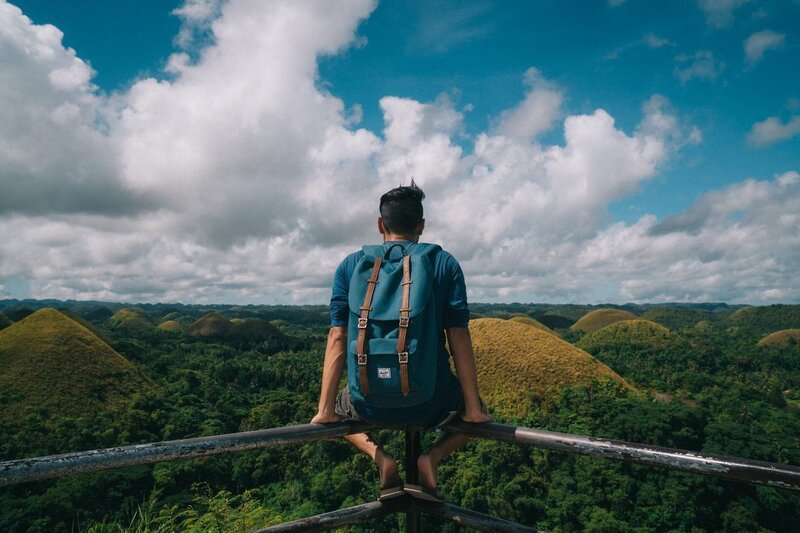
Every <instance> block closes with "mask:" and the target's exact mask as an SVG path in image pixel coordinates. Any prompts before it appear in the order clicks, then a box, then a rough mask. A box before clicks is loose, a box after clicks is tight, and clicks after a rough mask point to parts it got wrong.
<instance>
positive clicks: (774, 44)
mask: <svg viewBox="0 0 800 533" xmlns="http://www.w3.org/2000/svg"><path fill="white" fill-rule="evenodd" d="M785 40H786V35H784V34H783V33H776V32H774V31H771V30H763V31H759V32H756V33H754V34H752V35H751V36H750V37H748V38H747V39H745V41H744V56H745V61H746V62H747V64H748V65H750V66H752V65H754V64H756V63H758V62H759V61H761V58H762V57H764V53H765V52H766V51H767V50H776V49H778V48H780V47H782V46H783V43H784V41H785Z"/></svg>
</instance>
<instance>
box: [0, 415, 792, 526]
mask: <svg viewBox="0 0 800 533" xmlns="http://www.w3.org/2000/svg"><path fill="white" fill-rule="evenodd" d="M372 427H373V426H370V425H369V424H364V423H360V422H358V423H357V422H339V423H336V424H325V425H320V424H301V425H297V426H287V427H281V428H272V429H263V430H259V431H248V432H244V433H232V434H228V435H215V436H211V437H198V438H193V439H183V440H174V441H166V442H156V443H149V444H137V445H133V446H122V447H115V448H106V449H100V450H89V451H85V452H75V453H66V454H61V455H51V456H46V457H35V458H30V459H18V460H14V461H6V462H0V486H4V485H13V484H17V483H24V482H28V481H36V480H42V479H48V478H54V477H61V476H66V475H71V474H77V473H82V472H94V471H98V470H106V469H111V468H119V467H124V466H132V465H140V464H148V463H155V462H160V461H171V460H175V459H189V458H193V457H203V456H208V455H214V454H219V453H228V452H234V451H244V450H253V449H258V448H268V447H274V446H283V445H287V444H297V443H302V442H310V441H316V440H320V439H328V438H335V437H343V436H345V435H350V434H353V433H361V432H364V431H366V430H368V429H370V428H372ZM444 429H445V430H446V431H450V432H456V433H463V434H465V435H471V436H474V437H478V438H486V439H492V440H497V441H502V442H510V443H515V444H520V445H526V446H534V447H539V448H545V449H548V450H555V451H560V452H567V453H576V454H581V455H589V456H594V457H600V458H603V459H612V460H615V461H622V462H626V463H639V464H644V465H649V466H655V467H659V468H664V469H668V470H678V471H683V472H692V473H696V474H701V475H705V476H715V477H720V478H725V479H731V480H736V481H743V482H747V483H753V484H758V485H765V486H769V487H773V488H778V489H785V490H792V491H800V468H799V467H796V466H792V465H786V464H779V463H769V462H765V461H755V460H751V459H742V458H738V457H728V456H721V455H710V454H700V453H696V452H691V451H687V450H678V449H674V448H664V447H660V446H648V445H643V444H637V443H631V442H624V441H618V440H609V439H600V438H593V437H583V436H579V435H571V434H567V433H559V432H555V431H545V430H538V429H533V428H526V427H520V426H511V425H505V424H498V423H495V422H489V423H486V424H468V423H465V422H462V421H454V422H451V423H450V424H448V425H447V426H446V427H445V428H444ZM419 454H420V436H419V431H415V430H409V431H406V471H407V472H406V476H407V479H406V481H407V482H408V483H416V482H418V476H417V471H416V464H417V461H416V459H417V457H419ZM398 512H405V513H406V530H407V531H412V532H413V531H418V530H419V527H420V516H421V515H422V514H428V515H432V516H436V517H438V518H440V519H443V520H448V521H451V522H454V523H456V524H459V525H462V526H465V527H470V528H473V529H478V530H482V531H536V529H535V528H531V527H528V526H523V525H521V524H516V523H514V522H509V521H507V520H502V519H500V518H496V517H492V516H489V515H485V514H482V513H477V512H475V511H471V510H469V509H464V508H461V507H458V506H455V505H452V504H447V503H442V504H436V503H430V502H421V501H419V500H415V499H413V498H411V497H409V496H404V497H401V498H397V499H395V500H390V501H388V502H370V503H366V504H363V505H358V506H355V507H350V508H347V509H340V510H337V511H333V512H330V513H324V514H321V515H316V516H312V517H308V518H302V519H300V520H295V521H294V522H287V523H284V524H280V525H277V526H273V527H270V528H266V529H263V530H259V531H260V532H270V531H271V532H276V531H322V530H326V529H331V528H334V527H339V526H343V525H348V524H357V523H364V522H367V521H370V520H374V519H375V518H378V517H381V516H386V515H389V514H393V513H398Z"/></svg>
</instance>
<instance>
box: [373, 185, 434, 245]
mask: <svg viewBox="0 0 800 533" xmlns="http://www.w3.org/2000/svg"><path fill="white" fill-rule="evenodd" d="M424 199H425V193H424V192H422V189H420V188H419V187H417V184H416V183H414V180H413V179H412V180H411V185H407V186H404V185H401V186H400V187H395V188H394V189H392V190H391V191H388V192H387V193H386V194H384V195H383V196H381V203H380V212H381V218H383V227H384V228H386V230H387V231H389V232H391V233H396V234H399V235H410V234H412V233H414V231H416V229H417V227H419V225H420V224H421V223H422V216H423V212H422V200H424Z"/></svg>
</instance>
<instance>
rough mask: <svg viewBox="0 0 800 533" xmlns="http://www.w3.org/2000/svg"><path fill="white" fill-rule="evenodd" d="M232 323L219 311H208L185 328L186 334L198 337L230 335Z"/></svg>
mask: <svg viewBox="0 0 800 533" xmlns="http://www.w3.org/2000/svg"><path fill="white" fill-rule="evenodd" d="M233 328H234V324H233V323H232V322H231V321H230V320H228V319H227V318H225V317H224V316H222V315H221V314H219V313H208V314H206V315H204V316H203V317H201V318H200V319H198V320H197V321H195V322H194V323H193V324H192V325H191V326H189V328H188V329H187V330H186V334H187V335H192V336H200V337H223V336H227V335H230V334H231V332H232V331H233Z"/></svg>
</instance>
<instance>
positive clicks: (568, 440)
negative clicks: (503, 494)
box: [444, 420, 800, 491]
mask: <svg viewBox="0 0 800 533" xmlns="http://www.w3.org/2000/svg"><path fill="white" fill-rule="evenodd" d="M444 429H445V430H446V431H452V432H455V433H463V434H466V435H472V436H475V437H481V438H487V439H494V440H498V441H503V442H511V443H515V444H525V445H528V446H536V447H539V448H545V449H548V450H556V451H560V452H568V453H577V454H581V455H590V456H593V457H601V458H603V459H613V460H615V461H623V462H626V463H640V464H645V465H649V466H656V467H659V468H666V469H669V470H681V471H684V472H694V473H696V474H703V475H707V476H716V477H721V478H727V479H735V480H737V481H745V482H747V483H755V484H757V485H766V486H768V487H773V488H777V489H787V490H796V491H800V468H799V467H797V466H792V465H786V464H780V463H768V462H765V461H755V460H752V459H742V458H739V457H728V456H723V455H706V454H700V453H697V452H690V451H686V450H677V449H674V448H663V447H660V446H648V445H644V444H636V443H631V442H625V441H619V440H611V439H599V438H593V437H581V436H578V435H570V434H568V433H558V432H555V431H544V430H540V429H532V428H526V427H518V426H509V425H504V424H497V423H494V422H489V423H486V424H468V423H466V422H462V421H460V420H456V421H454V422H451V423H450V424H448V425H447V426H446V427H445V428H444Z"/></svg>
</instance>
